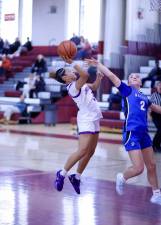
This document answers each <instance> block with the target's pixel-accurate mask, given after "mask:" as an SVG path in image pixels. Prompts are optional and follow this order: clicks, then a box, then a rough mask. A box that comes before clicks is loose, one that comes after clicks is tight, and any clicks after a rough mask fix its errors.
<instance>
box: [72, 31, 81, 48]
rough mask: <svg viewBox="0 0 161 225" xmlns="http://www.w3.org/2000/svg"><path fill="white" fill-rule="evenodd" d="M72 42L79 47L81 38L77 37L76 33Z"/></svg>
mask: <svg viewBox="0 0 161 225" xmlns="http://www.w3.org/2000/svg"><path fill="white" fill-rule="evenodd" d="M70 41H73V42H74V43H75V44H76V45H77V46H78V45H80V41H81V40H80V37H79V36H77V35H76V34H75V33H73V37H72V38H71V39H70Z"/></svg>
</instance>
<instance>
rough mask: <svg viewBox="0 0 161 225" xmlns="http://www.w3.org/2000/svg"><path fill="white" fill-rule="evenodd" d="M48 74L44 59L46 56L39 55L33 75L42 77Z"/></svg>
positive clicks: (32, 70) (32, 71)
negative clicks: (43, 74)
mask: <svg viewBox="0 0 161 225" xmlns="http://www.w3.org/2000/svg"><path fill="white" fill-rule="evenodd" d="M46 72H47V63H46V61H45V59H44V56H43V55H38V56H37V59H36V61H35V63H34V65H33V66H32V69H31V73H36V74H39V75H41V74H42V73H46Z"/></svg>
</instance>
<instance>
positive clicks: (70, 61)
mask: <svg viewBox="0 0 161 225" xmlns="http://www.w3.org/2000/svg"><path fill="white" fill-rule="evenodd" d="M62 58H63V60H64V61H65V62H67V63H69V64H72V62H73V60H72V59H71V58H69V57H67V56H62Z"/></svg>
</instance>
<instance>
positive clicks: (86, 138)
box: [64, 134, 92, 171]
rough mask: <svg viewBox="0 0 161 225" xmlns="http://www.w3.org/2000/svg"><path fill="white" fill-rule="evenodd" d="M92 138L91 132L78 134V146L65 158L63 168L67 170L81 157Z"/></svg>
mask: <svg viewBox="0 0 161 225" xmlns="http://www.w3.org/2000/svg"><path fill="white" fill-rule="evenodd" d="M91 140H92V135H91V134H80V136H79V148H78V150H77V151H76V152H74V153H73V154H72V155H71V156H70V157H69V158H68V160H67V162H66V164H65V166H64V169H65V170H66V171H69V170H70V169H71V168H72V167H73V166H74V165H75V164H76V163H77V162H78V161H79V160H80V159H82V158H83V157H84V156H85V155H86V154H87V152H88V151H89V150H88V149H89V148H90V143H91Z"/></svg>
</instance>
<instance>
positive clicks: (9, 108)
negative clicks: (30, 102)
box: [0, 95, 27, 124]
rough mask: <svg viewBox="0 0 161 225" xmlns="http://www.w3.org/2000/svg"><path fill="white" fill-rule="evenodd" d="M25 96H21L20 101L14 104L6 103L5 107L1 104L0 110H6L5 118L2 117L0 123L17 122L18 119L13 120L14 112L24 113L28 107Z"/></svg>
mask: <svg viewBox="0 0 161 225" xmlns="http://www.w3.org/2000/svg"><path fill="white" fill-rule="evenodd" d="M24 99H25V97H24V96H23V95H21V96H20V101H19V102H17V103H15V104H13V105H6V106H5V108H4V107H2V106H0V110H2V111H4V114H3V118H2V119H0V123H4V124H16V123H17V121H14V120H11V117H12V114H13V113H20V114H23V113H24V112H25V110H26V108H27V105H26V103H25V102H24Z"/></svg>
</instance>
